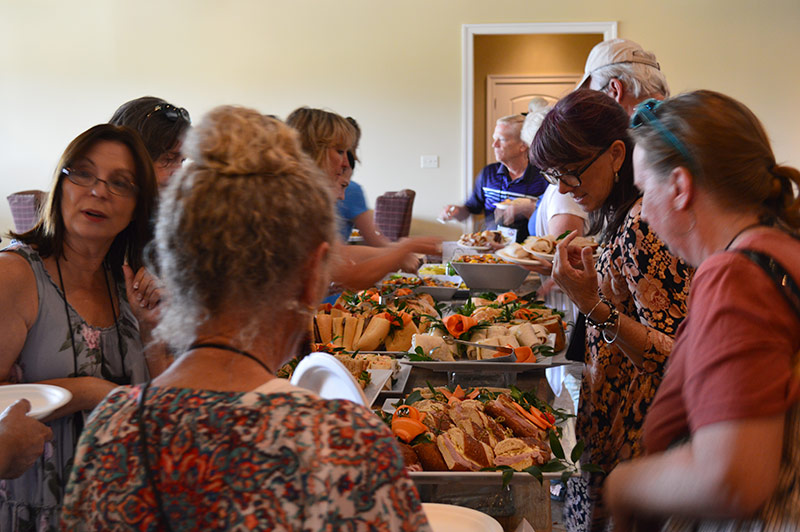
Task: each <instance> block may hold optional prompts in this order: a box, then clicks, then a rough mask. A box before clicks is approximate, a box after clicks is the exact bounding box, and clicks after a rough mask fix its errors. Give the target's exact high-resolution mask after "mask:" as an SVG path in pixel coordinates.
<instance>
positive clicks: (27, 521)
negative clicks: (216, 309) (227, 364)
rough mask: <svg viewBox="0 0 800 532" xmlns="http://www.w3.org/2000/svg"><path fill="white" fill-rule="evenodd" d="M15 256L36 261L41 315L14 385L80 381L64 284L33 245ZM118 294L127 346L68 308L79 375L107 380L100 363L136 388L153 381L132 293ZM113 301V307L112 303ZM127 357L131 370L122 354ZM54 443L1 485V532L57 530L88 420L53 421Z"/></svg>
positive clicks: (112, 331)
mask: <svg viewBox="0 0 800 532" xmlns="http://www.w3.org/2000/svg"><path fill="white" fill-rule="evenodd" d="M3 251H8V252H13V253H16V254H17V255H19V256H21V257H23V258H24V259H25V260H27V261H28V264H30V266H31V269H32V270H33V275H34V277H35V278H36V289H37V292H38V302H39V311H38V314H37V316H36V321H35V323H34V325H33V327H31V330H30V331H29V332H28V336H27V338H26V340H25V345H24V346H23V348H22V351H21V352H20V354H19V357H18V358H17V361H16V363H15V364H14V366H13V367H12V370H11V380H12V381H15V382H20V383H24V382H39V381H43V380H47V379H57V378H64V377H73V376H75V359H74V356H73V350H72V341H71V339H70V331H69V328H68V326H67V317H66V313H65V312H66V311H65V309H64V296H63V293H62V292H61V289H60V288H59V284H58V279H55V280H54V279H52V278H51V277H50V274H49V273H48V272H47V270H46V269H45V267H44V263H43V262H42V259H41V257H40V256H39V254H38V253H37V252H36V251H35V250H34V249H32V248H31V247H29V246H26V245H19V244H16V245H13V246H10V247H8V248H6V249H5V250H3ZM111 289H112V290H116V291H117V294H118V297H119V310H120V313H119V316H118V317H117V324H118V325H119V332H120V337H121V338H122V343H121V345H120V342H119V340H118V337H117V329H116V327H115V326H114V325H111V326H110V327H105V328H99V327H93V326H91V325H89V324H87V323H86V321H85V320H84V319H83V318H82V317H81V316H80V315H79V314H78V313H77V312H76V311H75V309H74V308H72V306H71V305H70V306H69V313H70V322H71V323H72V333H73V337H74V339H75V350H76V351H77V354H78V358H77V367H78V375H77V376H94V377H99V378H102V374H101V367H100V365H101V360H102V359H103V358H105V363H106V367H107V368H108V369H109V370H110V372H111V375H112V376H113V377H123V375H127V376H129V377H130V378H131V379H132V382H133V383H134V384H136V383H139V382H143V381H145V380H146V379H147V378H148V373H147V365H146V363H145V359H144V350H143V348H142V341H141V337H140V336H139V329H138V323H137V321H136V318H135V317H134V315H133V312H132V311H131V307H130V305H129V304H128V301H127V299H126V294H125V286H124V284H122V283H116V285H113V286H112V287H111ZM110 304H111V303H110V302H109V305H110ZM123 353H124V355H125V356H124V366H125V367H124V371H123V356H122V354H123ZM48 426H50V428H52V429H53V435H54V439H53V441H52V442H50V443H48V444H47V445H46V447H45V452H44V455H43V456H42V458H41V459H40V460H39V461H38V462H37V463H36V465H34V466H33V467H32V468H30V469H29V470H28V471H27V472H26V473H25V474H24V475H22V476H21V477H20V478H18V479H16V480H2V481H0V530H26V529H28V528H27V527H30V526H31V525H33V529H35V530H58V529H59V526H58V522H59V514H60V512H61V501H62V498H63V491H64V487H65V486H66V483H67V480H68V478H69V472H70V469H71V467H72V458H73V455H74V452H75V444H76V442H77V437H78V435H79V434H78V433H79V431H80V429H81V427H82V423H81V416H80V415H77V416H67V417H63V418H61V419H57V420H55V421H52V422H50V423H48Z"/></svg>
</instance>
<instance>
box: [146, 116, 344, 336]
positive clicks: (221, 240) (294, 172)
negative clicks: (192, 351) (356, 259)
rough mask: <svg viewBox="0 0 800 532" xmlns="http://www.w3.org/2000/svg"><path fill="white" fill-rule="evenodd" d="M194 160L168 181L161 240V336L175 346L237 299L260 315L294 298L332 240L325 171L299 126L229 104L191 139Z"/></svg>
mask: <svg viewBox="0 0 800 532" xmlns="http://www.w3.org/2000/svg"><path fill="white" fill-rule="evenodd" d="M185 150H186V154H187V156H188V157H189V158H190V160H191V163H190V164H188V165H187V166H186V167H185V168H183V169H181V170H180V171H179V172H178V174H176V176H175V178H174V179H173V181H172V182H170V184H169V185H168V187H167V189H166V191H165V194H164V197H163V198H162V203H161V206H160V209H159V217H158V223H157V226H156V242H157V246H158V253H157V256H158V261H159V267H160V272H161V275H162V278H163V281H164V284H165V287H166V290H167V293H168V294H169V298H168V300H167V301H166V305H165V308H164V309H163V311H162V320H161V322H160V324H159V326H158V328H157V329H156V335H157V337H159V338H160V339H162V340H164V341H166V342H167V343H168V344H170V345H171V346H172V347H173V348H176V349H181V348H184V347H185V346H186V345H188V343H190V342H191V341H192V339H193V338H194V335H195V334H196V330H197V327H198V325H199V324H201V323H203V322H204V321H205V320H207V319H208V318H209V317H211V316H213V315H215V314H216V313H218V312H220V311H221V310H224V309H226V308H228V307H229V306H230V305H235V306H236V307H237V308H241V309H248V310H252V312H250V314H251V315H252V316H254V318H253V320H251V323H250V324H243V327H242V331H243V332H242V336H243V338H244V339H243V341H244V342H247V338H246V337H247V332H246V331H248V330H254V327H256V326H257V321H258V316H259V314H260V315H261V316H263V312H264V311H272V312H275V311H279V310H281V309H287V308H292V306H295V307H296V305H297V299H298V297H299V294H300V292H301V291H302V285H303V281H304V277H303V271H304V269H303V267H302V265H303V264H305V262H306V260H307V259H308V257H309V256H311V255H312V253H313V251H314V250H315V249H316V248H317V247H318V246H319V245H320V244H321V243H323V242H329V243H331V242H333V241H334V239H335V218H334V212H333V206H334V202H333V199H332V196H331V193H330V186H329V183H328V180H327V178H326V176H325V175H324V174H323V173H322V172H321V171H320V170H319V169H318V168H317V166H316V165H315V164H314V162H313V161H312V160H311V159H310V158H309V157H308V156H307V155H306V154H305V153H304V152H303V151H302V149H301V148H300V144H299V142H298V138H297V133H296V132H295V131H294V130H293V129H291V128H290V127H288V126H287V125H286V124H284V123H283V122H281V121H280V120H278V119H276V118H273V117H269V116H264V115H262V114H260V113H258V112H257V111H255V110H252V109H246V108H242V107H232V106H222V107H217V108H215V109H213V110H212V111H211V112H209V113H208V114H207V115H206V116H205V117H204V118H203V120H202V121H201V122H200V124H199V125H198V126H196V127H195V128H194V129H192V130H191V131H190V132H189V134H188V136H187V139H186V143H185Z"/></svg>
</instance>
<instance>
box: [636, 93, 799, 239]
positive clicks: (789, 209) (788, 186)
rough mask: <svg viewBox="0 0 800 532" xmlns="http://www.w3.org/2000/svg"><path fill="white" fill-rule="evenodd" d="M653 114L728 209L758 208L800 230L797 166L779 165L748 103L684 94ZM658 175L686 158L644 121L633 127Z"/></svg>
mask: <svg viewBox="0 0 800 532" xmlns="http://www.w3.org/2000/svg"><path fill="white" fill-rule="evenodd" d="M653 113H654V114H655V115H656V117H657V119H658V120H659V121H660V122H661V123H662V124H663V126H664V127H666V128H667V130H669V131H670V132H671V133H672V134H673V135H675V137H677V138H678V140H679V141H680V142H681V143H683V145H684V146H686V147H687V149H688V150H689V152H690V153H691V156H692V158H693V159H694V161H695V165H696V166H697V169H696V173H695V174H696V175H694V179H695V182H696V183H697V185H698V186H700V187H703V188H704V189H705V190H707V191H709V192H711V193H712V195H713V196H714V197H715V198H716V200H717V201H718V202H719V203H720V205H723V206H725V207H727V208H729V209H753V210H755V211H757V212H758V213H759V216H760V218H761V220H762V222H764V223H767V224H773V223H778V224H782V225H783V226H784V227H785V228H787V229H790V230H792V231H797V229H798V228H800V199H798V196H797V193H796V192H795V191H794V189H793V187H792V183H793V182H794V184H795V185H800V172H798V170H797V169H796V168H793V167H790V166H784V165H780V164H778V163H776V161H775V155H774V154H773V152H772V147H771V145H770V142H769V137H768V136H767V133H766V131H765V130H764V127H763V126H762V124H761V122H760V121H759V120H758V118H757V117H756V116H755V115H754V114H753V112H752V111H751V110H750V109H748V108H747V107H746V106H745V105H744V104H743V103H741V102H739V101H737V100H735V99H733V98H731V97H730V96H726V95H724V94H720V93H718V92H714V91H709V90H699V91H695V92H689V93H686V94H681V95H679V96H676V97H674V98H670V99H668V100H665V101H664V102H662V103H661V104H660V105H659V106H658V107H657V108H656V109H655V110H654V111H653ZM632 136H633V138H634V140H635V142H636V144H637V145H641V147H642V148H644V149H645V153H646V156H647V161H648V164H650V166H652V167H653V168H654V169H655V171H656V175H659V176H662V177H664V176H668V175H669V174H670V172H671V171H672V169H673V168H676V167H679V166H686V165H687V161H685V160H684V158H683V156H682V155H681V154H680V153H678V151H677V150H676V149H675V147H674V145H672V144H670V143H669V142H667V141H666V140H665V139H664V136H663V135H662V134H661V132H660V131H659V129H658V128H656V127H655V126H654V125H653V124H651V123H644V124H642V125H641V126H639V127H637V128H636V129H634V130H633V133H632Z"/></svg>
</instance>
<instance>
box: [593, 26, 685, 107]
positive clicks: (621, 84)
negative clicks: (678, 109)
mask: <svg viewBox="0 0 800 532" xmlns="http://www.w3.org/2000/svg"><path fill="white" fill-rule="evenodd" d="M578 88H580V89H592V90H596V91H602V92H605V93H606V94H608V95H609V96H611V97H612V98H614V100H616V101H617V103H619V104H620V105H621V106H622V107H623V108H624V109H625V111H627V113H628V114H629V115H632V114H633V111H634V108H635V107H636V106H637V105H638V104H639V103H640V102H642V101H643V100H646V99H648V98H655V99H657V100H663V99H665V98H667V97H668V96H669V85H667V79H666V78H665V77H664V74H663V73H662V72H661V66H660V65H659V64H658V61H657V60H656V56H655V54H653V53H652V52H646V51H644V50H643V49H642V47H641V46H639V44H637V43H635V42H633V41H629V40H627V39H612V40H610V41H603V42H601V43H599V44H597V45H596V46H595V47H594V48H592V51H591V52H589V57H588V58H587V59H586V68H585V69H584V74H583V78H582V79H581V81H580V83H578Z"/></svg>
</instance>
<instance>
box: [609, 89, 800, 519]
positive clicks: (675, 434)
mask: <svg viewBox="0 0 800 532" xmlns="http://www.w3.org/2000/svg"><path fill="white" fill-rule="evenodd" d="M632 126H633V128H634V129H633V137H634V140H635V141H636V148H635V151H634V159H633V162H634V167H635V170H636V185H637V186H638V187H639V189H640V190H641V191H642V193H643V201H642V218H644V219H646V220H648V221H649V222H650V223H651V225H652V227H653V229H654V230H655V231H656V232H657V233H658V235H659V236H660V237H661V238H662V239H663V240H664V241H665V242H666V243H667V244H668V245H669V247H670V249H672V250H674V251H675V253H676V254H678V255H680V256H682V257H684V258H685V260H686V261H687V262H688V263H690V264H692V265H695V266H697V273H696V275H695V277H694V281H693V283H692V293H691V299H690V301H689V313H688V316H687V317H686V320H685V321H684V322H683V325H682V326H681V328H680V330H679V331H678V336H677V338H676V340H675V346H674V348H673V351H672V355H671V357H670V364H669V367H668V371H667V373H666V375H665V377H664V381H663V383H662V384H661V387H660V388H659V390H658V393H657V395H656V397H655V400H654V401H653V404H652V406H651V407H650V410H649V412H648V414H647V418H646V420H645V424H644V444H645V448H646V451H647V456H646V457H644V458H641V459H637V460H633V461H632V462H629V463H625V464H621V465H620V466H619V467H617V469H615V470H614V472H612V473H611V476H610V477H609V478H608V480H607V482H606V486H607V489H606V500H607V501H608V504H609V507H610V509H611V510H612V512H613V515H614V520H615V525H616V527H615V530H621V531H626V530H630V529H631V528H632V526H633V522H634V521H638V520H642V519H653V518H656V519H664V518H668V519H667V521H666V522H664V523H662V525H663V528H662V529H663V530H701V531H722V530H726V531H729V530H737V531H745V530H747V531H751V530H752V531H755V530H758V531H777V530H780V531H797V530H800V445H799V443H800V406H799V405H798V400H799V399H800V372H799V371H798V370H800V365H798V362H800V361H798V352H799V350H800V290H798V283H800V240H798V228H800V199H798V196H797V193H796V190H797V189H796V188H795V187H797V185H798V184H800V172H798V170H797V169H795V168H791V167H788V166H784V165H782V164H779V163H777V162H776V161H775V156H774V154H773V153H772V148H771V147H770V142H769V138H768V137H767V134H766V132H765V131H764V128H763V126H762V125H761V123H760V122H759V121H758V119H757V118H756V117H755V115H754V114H753V113H752V112H751V111H750V110H749V109H748V108H747V107H745V106H744V105H743V104H741V103H740V102H738V101H736V100H734V99H733V98H730V97H728V96H725V95H723V94H719V93H717V92H712V91H697V92H692V93H688V94H682V95H680V96H677V97H674V98H671V99H669V100H666V101H664V102H657V101H655V100H650V101H646V102H644V103H643V104H641V105H640V106H639V108H638V109H637V112H636V113H635V114H634V116H633V119H632ZM658 529H659V526H658V525H656V524H655V523H653V522H650V523H647V524H646V525H643V527H640V528H639V530H658Z"/></svg>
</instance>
